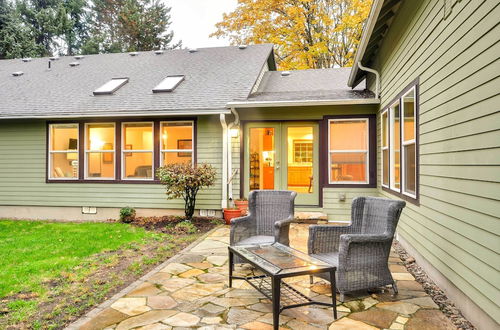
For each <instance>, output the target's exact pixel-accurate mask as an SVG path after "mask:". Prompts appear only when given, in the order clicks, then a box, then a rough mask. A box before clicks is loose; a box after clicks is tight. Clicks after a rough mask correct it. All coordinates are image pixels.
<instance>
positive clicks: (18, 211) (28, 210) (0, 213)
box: [0, 206, 222, 221]
mask: <svg viewBox="0 0 500 330" xmlns="http://www.w3.org/2000/svg"><path fill="white" fill-rule="evenodd" d="M136 211H137V216H139V217H150V216H164V215H178V216H183V215H184V210H181V209H140V208H138V209H136ZM119 214H120V208H114V207H98V208H96V213H95V214H84V213H82V208H81V207H59V206H57V207H55V206H0V219H31V220H64V221H105V220H109V219H113V220H116V219H118V218H119ZM215 214H216V215H215V216H216V217H222V212H221V211H220V210H217V211H216V212H215ZM195 215H199V210H196V211H195Z"/></svg>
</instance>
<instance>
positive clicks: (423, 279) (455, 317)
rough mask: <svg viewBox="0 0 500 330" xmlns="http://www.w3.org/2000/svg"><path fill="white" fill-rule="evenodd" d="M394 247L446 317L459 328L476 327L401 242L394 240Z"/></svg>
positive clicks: (409, 270)
mask: <svg viewBox="0 0 500 330" xmlns="http://www.w3.org/2000/svg"><path fill="white" fill-rule="evenodd" d="M393 246H394V249H395V251H396V253H398V254H399V257H400V258H401V260H403V261H404V265H405V266H406V269H407V270H408V272H410V274H412V275H413V277H415V280H416V281H417V282H418V283H420V284H422V287H423V288H424V290H425V292H426V293H427V294H428V295H429V296H430V297H431V298H432V300H434V302H435V303H436V304H437V305H438V306H439V309H440V310H441V311H442V312H443V314H444V315H446V317H448V318H449V319H450V321H451V322H452V323H453V325H455V326H456V327H457V328H458V329H475V327H474V326H473V325H472V323H470V322H469V321H468V320H467V319H466V318H465V317H464V316H463V315H462V313H461V312H460V310H459V309H458V308H457V307H456V306H455V304H453V303H452V302H451V301H450V300H449V299H448V297H447V296H446V294H445V293H444V292H443V290H441V289H440V288H439V287H438V286H437V285H436V283H434V282H433V281H432V280H431V279H430V278H429V276H427V274H426V273H425V271H424V270H423V269H422V267H420V266H419V265H418V264H417V263H416V262H415V258H413V257H412V256H410V255H409V254H408V252H406V250H405V249H404V248H403V247H402V246H401V244H399V243H398V242H396V241H394V244H393Z"/></svg>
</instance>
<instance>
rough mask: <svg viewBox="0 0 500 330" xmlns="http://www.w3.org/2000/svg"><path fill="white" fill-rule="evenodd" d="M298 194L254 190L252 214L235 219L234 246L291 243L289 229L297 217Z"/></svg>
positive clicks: (249, 208)
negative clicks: (295, 201)
mask: <svg viewBox="0 0 500 330" xmlns="http://www.w3.org/2000/svg"><path fill="white" fill-rule="evenodd" d="M296 196H297V193H296V192H293V191H275V190H254V191H252V192H250V194H249V195H248V215H247V216H244V217H240V218H235V219H232V220H231V233H230V244H231V245H232V246H234V245H252V244H267V243H274V242H279V243H281V244H284V245H289V243H290V240H289V238H288V231H289V228H290V223H291V222H292V221H293V219H294V200H295V197H296ZM235 262H238V261H237V260H235Z"/></svg>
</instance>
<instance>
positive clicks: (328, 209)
mask: <svg viewBox="0 0 500 330" xmlns="http://www.w3.org/2000/svg"><path fill="white" fill-rule="evenodd" d="M376 109H377V106H376V105H350V106H316V107H289V108H257V109H237V111H238V113H239V115H240V119H241V120H242V121H243V122H247V121H277V120H283V121H287V120H303V121H319V120H322V119H323V116H331V115H355V114H362V115H365V114H373V113H375V112H376ZM320 128H321V125H320ZM240 141H242V137H241V136H240V139H233V166H234V168H239V166H240V143H239V142H240ZM320 152H321V150H320ZM320 166H327V165H325V164H320ZM235 180H236V178H235ZM322 190H323V200H322V204H323V207H322V208H313V207H300V208H298V209H299V210H302V211H317V210H319V211H322V212H323V213H325V214H327V216H328V220H330V221H341V222H342V221H350V219H351V202H352V199H353V198H354V197H356V196H378V195H379V192H378V190H377V189H376V188H356V187H353V188H323V189H322ZM233 193H234V196H239V193H240V177H239V174H238V178H237V180H236V181H235V182H234V185H233ZM341 193H342V194H345V196H346V199H345V201H340V200H339V194H341Z"/></svg>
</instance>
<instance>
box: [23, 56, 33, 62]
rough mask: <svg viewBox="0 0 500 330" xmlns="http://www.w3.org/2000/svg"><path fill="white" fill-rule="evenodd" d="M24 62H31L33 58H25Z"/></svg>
mask: <svg viewBox="0 0 500 330" xmlns="http://www.w3.org/2000/svg"><path fill="white" fill-rule="evenodd" d="M22 61H23V62H31V57H25V58H23V59H22Z"/></svg>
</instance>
